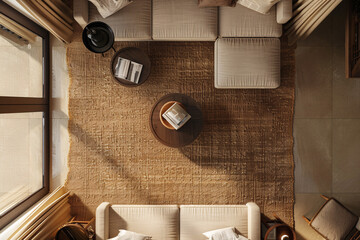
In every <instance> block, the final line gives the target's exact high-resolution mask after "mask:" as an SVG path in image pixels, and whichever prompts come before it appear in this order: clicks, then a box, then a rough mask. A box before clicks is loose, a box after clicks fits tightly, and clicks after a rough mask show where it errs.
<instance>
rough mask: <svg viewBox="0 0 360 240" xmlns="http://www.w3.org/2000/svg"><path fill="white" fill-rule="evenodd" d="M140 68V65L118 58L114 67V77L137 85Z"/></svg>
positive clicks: (141, 66)
mask: <svg viewBox="0 0 360 240" xmlns="http://www.w3.org/2000/svg"><path fill="white" fill-rule="evenodd" d="M142 68H143V65H142V64H140V63H136V62H133V61H130V60H128V59H125V58H121V57H119V58H118V61H117V63H116V66H115V77H117V78H121V79H125V80H127V81H130V82H132V83H136V84H138V83H139V79H140V75H141V71H142Z"/></svg>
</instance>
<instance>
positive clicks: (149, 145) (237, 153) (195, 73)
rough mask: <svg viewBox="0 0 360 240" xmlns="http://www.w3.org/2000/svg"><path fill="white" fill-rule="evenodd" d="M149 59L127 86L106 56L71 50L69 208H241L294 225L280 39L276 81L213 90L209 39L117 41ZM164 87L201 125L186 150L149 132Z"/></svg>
mask: <svg viewBox="0 0 360 240" xmlns="http://www.w3.org/2000/svg"><path fill="white" fill-rule="evenodd" d="M128 46H135V47H138V48H141V49H143V50H144V51H145V52H146V53H147V54H148V55H149V57H150V59H151V63H152V68H151V75H150V78H149V79H148V80H147V82H145V83H144V84H143V85H141V86H139V87H135V88H126V87H123V86H121V85H120V84H118V83H117V82H115V81H114V80H113V78H112V76H111V74H110V61H111V57H112V55H113V52H110V51H109V52H108V53H107V54H106V55H105V57H103V56H101V55H100V54H93V53H91V52H89V51H88V50H86V49H85V47H84V46H83V44H82V43H81V42H80V41H79V40H75V41H74V42H73V43H71V44H70V45H69V46H68V48H67V60H68V67H69V72H70V76H71V85H70V90H69V98H70V100H69V113H70V120H69V133H70V138H71V144H70V152H69V159H68V161H69V174H68V179H67V187H68V189H69V190H70V191H71V192H72V193H73V194H74V195H73V197H72V198H71V205H72V211H73V213H74V214H75V215H77V216H79V217H80V218H83V219H84V218H89V217H91V216H93V215H94V212H95V209H96V207H97V206H98V205H99V204H100V203H101V202H104V201H108V202H111V203H114V204H245V203H247V202H249V201H254V202H256V203H257V204H258V205H259V206H260V208H261V211H262V212H263V213H264V214H265V215H267V216H269V217H272V214H273V213H276V214H278V215H279V217H280V218H282V219H283V220H284V221H285V222H287V223H289V224H291V225H292V224H293V218H294V216H293V206H294V172H293V167H294V162H293V153H292V149H293V137H292V124H293V108H294V77H295V60H294V59H295V58H294V49H293V48H290V47H288V46H287V45H286V44H284V43H282V59H281V65H282V72H281V74H282V79H281V87H280V88H278V89H275V90H218V89H215V88H214V71H213V69H214V42H117V43H116V44H115V48H116V49H121V48H123V47H128ZM169 93H183V94H187V95H189V96H191V97H192V98H193V99H195V100H196V101H197V102H198V103H199V104H200V106H201V109H202V111H203V117H204V127H203V131H202V133H201V134H200V136H199V138H198V139H197V140H196V141H195V142H194V143H193V144H191V145H190V146H187V147H184V148H181V149H174V148H169V147H166V146H164V145H162V144H161V143H160V142H158V141H157V140H156V139H155V137H154V136H153V135H152V133H151V131H150V128H149V113H150V110H151V108H152V106H153V104H154V103H155V102H156V101H157V100H158V99H159V98H161V97H162V96H164V95H166V94H169Z"/></svg>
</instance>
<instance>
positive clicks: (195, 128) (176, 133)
mask: <svg viewBox="0 0 360 240" xmlns="http://www.w3.org/2000/svg"><path fill="white" fill-rule="evenodd" d="M169 101H178V102H180V103H182V104H183V105H184V107H185V110H186V111H187V112H188V113H189V114H190V115H191V119H190V120H189V121H188V122H187V123H185V125H184V126H182V127H181V128H180V129H178V130H170V129H167V128H166V127H164V126H163V125H162V123H161V122H160V109H161V107H162V106H163V105H164V104H165V103H167V102H169ZM202 126H203V121H202V112H201V110H200V106H199V104H198V103H196V102H195V100H194V99H192V98H191V97H189V96H187V95H184V94H180V93H172V94H168V95H166V96H164V97H162V98H160V99H159V100H158V101H157V102H156V103H155V105H154V106H153V108H152V110H151V113H150V129H151V132H152V133H153V134H154V136H155V138H156V139H157V140H159V141H160V142H161V143H162V144H164V145H166V146H169V147H174V148H179V147H183V146H186V145H189V144H191V143H192V142H193V141H194V140H195V139H196V138H197V137H198V136H199V134H200V132H201V130H202Z"/></svg>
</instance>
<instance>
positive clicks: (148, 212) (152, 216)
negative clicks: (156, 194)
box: [109, 205, 179, 240]
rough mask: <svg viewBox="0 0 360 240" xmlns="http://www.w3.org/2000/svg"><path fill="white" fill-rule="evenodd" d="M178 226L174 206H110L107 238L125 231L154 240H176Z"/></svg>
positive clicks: (177, 213) (176, 212) (177, 209)
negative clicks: (140, 234)
mask: <svg viewBox="0 0 360 240" xmlns="http://www.w3.org/2000/svg"><path fill="white" fill-rule="evenodd" d="M178 226H179V208H178V206H176V205H156V206H155V205H112V206H110V209H109V237H115V236H116V235H118V233H119V229H126V230H128V231H132V232H137V233H142V234H145V235H148V236H151V237H152V239H154V240H178V236H179V227H178Z"/></svg>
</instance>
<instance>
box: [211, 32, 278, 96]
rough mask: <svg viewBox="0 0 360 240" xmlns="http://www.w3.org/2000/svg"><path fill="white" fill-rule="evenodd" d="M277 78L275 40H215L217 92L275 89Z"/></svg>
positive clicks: (276, 40) (276, 41) (276, 45)
mask: <svg viewBox="0 0 360 240" xmlns="http://www.w3.org/2000/svg"><path fill="white" fill-rule="evenodd" d="M280 75H281V74H280V40H279V39H278V38H219V39H217V40H216V42H215V76H214V77H215V87H216V88H230V89H232V88H277V87H279V86H280Z"/></svg>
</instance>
